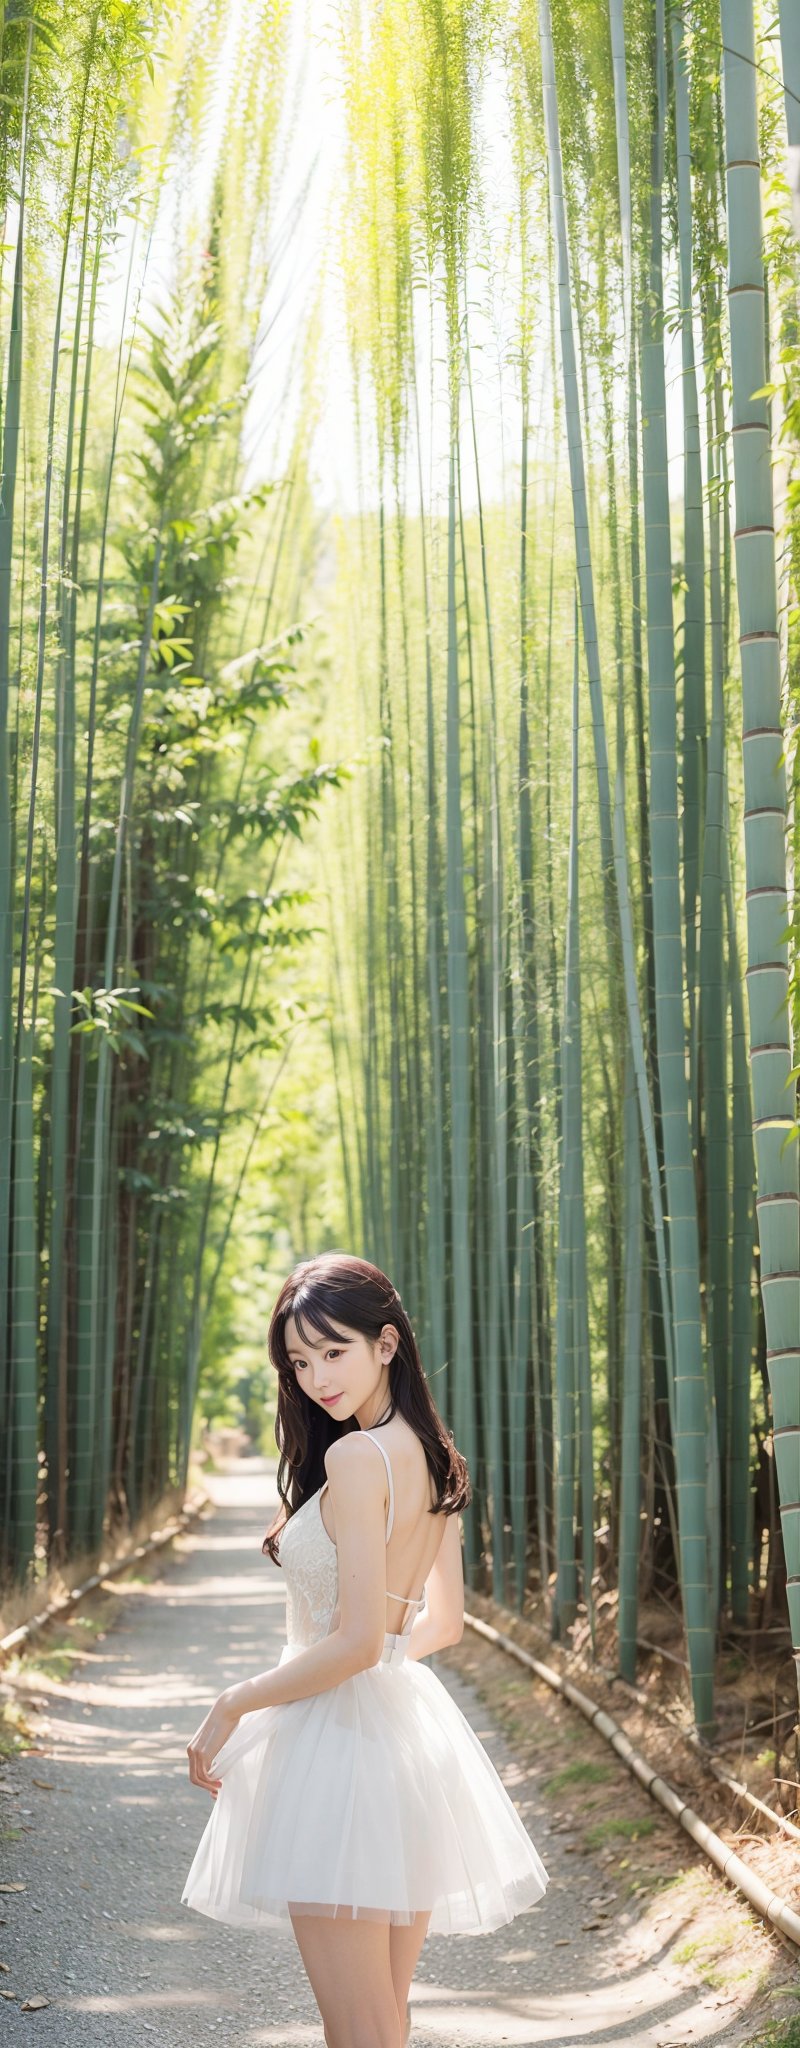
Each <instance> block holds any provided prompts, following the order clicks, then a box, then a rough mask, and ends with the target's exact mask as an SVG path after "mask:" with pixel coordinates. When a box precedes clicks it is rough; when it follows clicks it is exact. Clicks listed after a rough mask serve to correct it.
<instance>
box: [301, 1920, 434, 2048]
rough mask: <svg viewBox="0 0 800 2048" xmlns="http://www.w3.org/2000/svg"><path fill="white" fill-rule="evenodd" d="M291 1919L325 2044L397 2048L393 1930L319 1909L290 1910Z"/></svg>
mask: <svg viewBox="0 0 800 2048" xmlns="http://www.w3.org/2000/svg"><path fill="white" fill-rule="evenodd" d="M289 1911H290V1913H291V1907H290V1908H289ZM291 1920H292V1927H293V1930H294V1935H295V1940H296V1942H297V1946H298V1948H299V1950H300V1954H301V1956H302V1958H303V1964H304V1966H305V1971H306V1975H307V1977H308V1981H309V1983H310V1985H311V1989H312V1991H313V1993H314V1997H315V1999H316V2001H317V2004H318V2006H319V2009H320V2014H321V2017H322V2022H323V2025H324V2028H325V2040H326V2043H327V2048H403V2037H404V2029H403V2028H401V2025H400V2014H399V2010H398V2004H397V1998H396V1996H395V1989H394V1980H393V1977H392V1965H391V1957H390V1953H389V1935H390V1933H396V1932H397V1931H398V1930H397V1929H391V1928H390V1927H389V1924H388V1922H386V1921H380V1920H344V1919H342V1920H339V1919H336V1920H332V1919H328V1918H326V1916H325V1915H324V1914H321V1913H297V1914H295V1913H291ZM401 1931H402V1932H404V1933H406V1934H408V1933H411V1932H412V1931H413V1930H411V1929H410V1928H405V1929H403V1930H401Z"/></svg>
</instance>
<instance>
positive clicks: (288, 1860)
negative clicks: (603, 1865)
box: [181, 1636, 548, 1935]
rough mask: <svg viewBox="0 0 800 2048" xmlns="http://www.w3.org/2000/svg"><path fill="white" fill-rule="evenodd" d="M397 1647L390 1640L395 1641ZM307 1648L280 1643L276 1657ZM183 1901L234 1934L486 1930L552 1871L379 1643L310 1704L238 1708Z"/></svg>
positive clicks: (445, 1717)
mask: <svg viewBox="0 0 800 2048" xmlns="http://www.w3.org/2000/svg"><path fill="white" fill-rule="evenodd" d="M398 1645H400V1647H399V1648H398ZM302 1647H304V1646H303V1645H300V1644H296V1645H295V1644H292V1643H287V1644H286V1645H285V1646H284V1648H283V1650H282V1651H281V1656H280V1663H281V1664H283V1663H285V1662H286V1660H287V1659H288V1658H290V1657H292V1656H293V1655H296V1654H298V1652H299V1650H300V1649H301V1648H302ZM213 1775H214V1777H218V1778H220V1779H221V1781H222V1782H221V1785H220V1789H219V1791H218V1793H217V1796H216V1799H215V1801H214V1806H213V1811H212V1813H211V1815H210V1817H209V1820H208V1823H207V1826H206V1828H205V1831H204V1834H203V1836H202V1838H201V1841H200V1843H199V1846H198V1849H197V1852H196V1855H195V1857H194V1861H193V1863H192V1865H191V1869H190V1871H189V1874H188V1877H187V1879H186V1884H185V1886H184V1890H183V1893H182V1896H181V1904H182V1905H186V1906H190V1907H191V1908H192V1909H193V1910H194V1911H195V1912H197V1913H205V1914H208V1916H209V1917H210V1918H211V1919H212V1920H224V1921H226V1922H228V1923H229V1924H230V1925H231V1926H235V1927H272V1928H283V1929H286V1928H288V1927H290V1925H291V1919H292V1916H293V1915H294V1914H299V1913H314V1914H322V1915H325V1916H327V1917H330V1918H340V1919H359V1920H362V1919H364V1920H380V1921H388V1922H389V1923H390V1924H393V1925H397V1926H408V1925H410V1923H411V1922H412V1920H413V1919H414V1916H415V1914H416V1913H419V1912H429V1913H430V1921H429V1926H428V1932H429V1933H431V1934H461V1935H470V1934H489V1933H491V1931H492V1929H493V1928H496V1927H501V1926H503V1925H505V1923H506V1922H507V1921H509V1920H513V1919H514V1917H515V1915H516V1914H517V1913H522V1912H524V1911H525V1909H526V1907H528V1906H533V1905H535V1903H536V1901H537V1900H538V1899H541V1898H542V1897H543V1895H544V1892H545V1890H546V1887H547V1883H548V1873H547V1871H546V1870H545V1867H544V1864H543V1862H542V1860H541V1857H540V1856H539V1854H538V1852H537V1850H536V1848H535V1847H534V1844H533V1842H532V1841H531V1838H530V1836H529V1835H528V1833H527V1831H526V1829H525V1828H524V1827H523V1824H522V1821H521V1820H520V1817H519V1814H518V1813H517V1811H516V1808H515V1807H514V1805H513V1803H512V1801H511V1799H510V1798H509V1796H508V1793H507V1792H506V1789H505V1786H504V1785H503V1783H502V1781H501V1779H500V1777H499V1776H498V1773H497V1771H496V1770H495V1767H494V1765H493V1763H492V1761H491V1759H490V1757H489V1756H488V1755H487V1752H486V1750H485V1749H484V1747H483V1744H482V1743H481V1742H480V1740H479V1738H478V1736H477V1735H476V1734H475V1733H474V1730H473V1729H472V1728H471V1727H470V1725H469V1722H468V1721H467V1720H466V1719H465V1717H464V1715H463V1714H462V1713H461V1711H460V1708H459V1707H457V1706H456V1704H455V1701H454V1700H453V1699H451V1697H450V1694H449V1693H448V1692H447V1690H446V1688H445V1686H443V1685H442V1683H441V1681H440V1680H439V1679H438V1678H437V1677H436V1675H435V1673H434V1672H433V1671H432V1670H431V1669H430V1667H429V1666H428V1665H426V1664H424V1663H421V1662H420V1661H419V1660H417V1659H410V1660H409V1659H408V1658H407V1657H406V1656H405V1654H404V1649H403V1639H402V1638H400V1637H397V1636H387V1637H386V1640H385V1644H384V1651H383V1656H382V1658H381V1661H380V1663H378V1664H375V1665H372V1666H370V1667H369V1668H368V1669H367V1670H365V1671H359V1672H357V1673H356V1674H355V1676H353V1677H351V1678H347V1679H345V1680H344V1681H343V1683H342V1684H340V1685H337V1686H332V1687H330V1688H329V1689H328V1691H326V1692H320V1693H314V1694H312V1695H311V1696H310V1697H309V1698H308V1699H302V1700H292V1701H290V1702H286V1703H284V1704H282V1705H280V1706H274V1707H262V1708H258V1709H257V1710H256V1711H255V1712H254V1713H251V1714H245V1715H244V1717H243V1719H242V1720H241V1721H240V1722H239V1723H238V1726H237V1727H236V1728H235V1729H234V1731H233V1733H232V1735H230V1736H229V1737H228V1740H227V1742H225V1743H223V1746H222V1748H221V1750H220V1751H219V1752H218V1755H217V1756H216V1758H215V1759H214V1764H213Z"/></svg>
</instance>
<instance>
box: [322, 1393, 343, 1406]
mask: <svg viewBox="0 0 800 2048" xmlns="http://www.w3.org/2000/svg"><path fill="white" fill-rule="evenodd" d="M319 1398H320V1400H321V1401H324V1403H325V1406H326V1408H332V1407H333V1403H334V1401H341V1398H342V1397H341V1394H320V1397H319Z"/></svg>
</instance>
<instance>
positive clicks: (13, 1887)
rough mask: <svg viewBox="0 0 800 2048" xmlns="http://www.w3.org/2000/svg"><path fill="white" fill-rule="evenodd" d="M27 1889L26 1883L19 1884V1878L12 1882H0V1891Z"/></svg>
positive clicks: (21, 1890) (24, 1890) (22, 1890)
mask: <svg viewBox="0 0 800 2048" xmlns="http://www.w3.org/2000/svg"><path fill="white" fill-rule="evenodd" d="M27 1889H28V1887H27V1885H26V1884H20V1882H19V1880H17V1881H16V1882H15V1883H14V1884H0V1892H26V1891H27Z"/></svg>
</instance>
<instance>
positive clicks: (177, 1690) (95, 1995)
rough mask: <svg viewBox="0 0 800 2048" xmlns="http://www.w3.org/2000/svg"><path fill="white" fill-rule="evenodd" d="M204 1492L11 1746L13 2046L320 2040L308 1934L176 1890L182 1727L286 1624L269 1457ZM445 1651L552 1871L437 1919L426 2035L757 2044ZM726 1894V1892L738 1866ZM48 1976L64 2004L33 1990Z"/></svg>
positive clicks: (39, 1688) (485, 2046) (252, 2046)
mask: <svg viewBox="0 0 800 2048" xmlns="http://www.w3.org/2000/svg"><path fill="white" fill-rule="evenodd" d="M209 1491H211V1492H212V1493H213V1496H214V1500H215V1511H213V1512H209V1513H208V1514H207V1515H206V1516H205V1517H204V1519H203V1520H202V1521H201V1522H198V1523H196V1524H195V1525H194V1527H193V1528H192V1530H191V1531H190V1532H189V1533H187V1534H186V1535H184V1536H182V1537H181V1538H180V1539H179V1540H178V1542H177V1543H176V1545H175V1546H174V1549H173V1554H172V1555H171V1557H170V1558H169V1560H168V1562H167V1563H166V1565H165V1566H164V1567H163V1570H162V1571H161V1574H160V1575H159V1576H157V1577H154V1578H153V1579H152V1581H151V1582H150V1583H148V1584H145V1585H142V1584H139V1585H136V1584H133V1585H126V1583H125V1581H124V1580H120V1581H118V1582H117V1588H116V1594H115V1601H114V1607H115V1613H118V1616H119V1618H118V1620H117V1621H116V1623H115V1625H114V1626H113V1627H112V1628H111V1629H110V1631H109V1632H108V1633H106V1635H105V1636H104V1637H103V1638H102V1639H101V1640H98V1641H96V1642H94V1643H93V1644H92V1646H91V1647H90V1648H89V1649H88V1652H87V1655H86V1656H85V1657H84V1658H82V1659H81V1661H80V1662H79V1663H78V1664H77V1665H74V1666H73V1667H72V1669H71V1671H70V1675H69V1677H68V1678H67V1679H66V1680H65V1681H64V1682H61V1683H60V1682H58V1680H57V1678H55V1677H53V1676H52V1675H51V1674H48V1672H47V1669H45V1674H44V1675H43V1676H42V1677H41V1678H40V1677H39V1676H38V1675H37V1676H36V1677H35V1680H31V1679H30V1678H29V1679H28V1681H27V1686H28V1689H29V1690H28V1693H27V1694H23V1696H24V1697H26V1698H29V1691H30V1688H31V1686H32V1684H34V1683H35V1699H36V1701H38V1702H40V1703H41V1704H40V1706H38V1707H37V1708H36V1711H35V1713H34V1715H33V1717H32V1725H33V1726H34V1727H35V1729H36V1738H35V1739H36V1743H37V1746H38V1748H39V1750H40V1752H41V1753H40V1754H33V1753H28V1754H27V1755H24V1756H21V1757H17V1758H15V1759H14V1760H13V1761H12V1763H11V1764H10V1765H9V1767H8V1770H7V1772H6V1774H5V1776H4V1778H3V1780H2V1781H1V1782H0V1789H2V1790H3V1792H4V1796H3V1798H2V1800H0V1824H2V1831H3V1832H2V1881H3V1883H4V1884H5V1885H6V1886H7V1885H8V1884H9V1883H11V1884H12V1885H13V1884H20V1885H21V1886H24V1889H21V1890H19V1891H7V1890H6V1891H4V1892H3V1893H2V1894H0V1959H2V1962H3V1963H4V1964H5V1965H6V1968H5V1970H4V1971H3V1974H2V1976H0V1987H1V1988H2V1991H3V1993H4V1994H5V1996H4V1998H3V2002H2V2004H0V2035H2V2039H3V2042H4V2043H7V2044H8V2048H16V2044H17V2043H20V2042H23V2041H25V2042H26V2043H27V2042H29V2041H30V2040H32V2039H33V2038H34V2037H35V2039H36V2040H37V2042H42V2043H46V2044H47V2048H79V2044H80V2048H91V2044H97V2048H134V2044H136V2048H141V2044H142V2043H143V2042H144V2041H145V2040H146V2039H147V2038H151V2039H153V2041H154V2042H157V2043H158V2048H197V2044H198V2043H199V2042H201V2041H204V2040H206V2039H208V2038H214V2039H216V2040H217V2041H218V2042H220V2043H221V2044H224V2048H228V2044H231V2048H233V2044H244V2043H246V2044H249V2048H262V2044H263V2048H267V2044H270V2048H322V2028H321V2024H320V2021H319V2016H318V2014H317V2008H316V2004H315V2001H314V1998H313V1995H312V1993H311V1990H310V1987H309V1985H308V1983H307V1980H306V1978H305V1976H304V1973H303V1970H302V1965H301V1963H300V1959H299V1956H298V1953H297V1950H296V1948H295V1944H294V1939H293V1936H292V1935H291V1934H286V1935H283V1934H275V1935H272V1934H264V1935H262V1936H255V1935H253V1933H252V1932H248V1931H247V1930H240V1929H235V1928H229V1927H223V1926H219V1925H217V1924H215V1923H212V1922H211V1921H207V1920H203V1919H202V1918H201V1917H200V1916H199V1915H195V1914H193V1913H191V1912H189V1910H188V1909H187V1908H186V1907H184V1906H181V1904H180V1894H181V1890H182V1887H183V1881H184V1877H185V1874H186V1871H187V1870H188V1867H189V1863H190V1861H191V1858H192V1855H193V1853H194V1849H195V1846H196V1843H197V1841H198V1839H199V1836H200V1833H201V1831H202V1828H203V1826H204V1823H205V1819H206V1815H207V1812H208V1801H207V1797H206V1795H205V1794H203V1793H201V1792H200V1791H198V1790H197V1789H195V1788H194V1787H192V1786H191V1785H190V1784H189V1780H188V1775H187V1764H186V1755H185V1748H186V1743H187V1741H188V1738H189V1736H190V1734H191V1733H192V1732H193V1730H194V1728H195V1727H196V1726H197V1724H198V1722H199V1720H200V1719H201V1718H202V1715H203V1713H204V1712H205V1710H206V1708H207V1706H208V1704H209V1703H210V1700H211V1699H212V1698H213V1697H214V1696H215V1695H216V1693H217V1692H219V1691H220V1689H221V1687H222V1686H223V1685H225V1684H227V1683H229V1682H231V1681H232V1680H234V1679H236V1678H238V1677H241V1676H242V1675H243V1674H245V1673H247V1672H252V1671H256V1670H259V1669H263V1668H265V1667H266V1666H267V1665H269V1664H270V1662H274V1661H275V1660H276V1659H277V1655H278V1652H279V1649H280V1646H281V1644H282V1642H283V1640H284V1593H283V1586H282V1581H281V1576H280V1572H279V1571H278V1570H277V1569H276V1568H274V1567H273V1566H271V1565H270V1564H269V1562H268V1561H267V1560H265V1559H264V1558H263V1557H262V1556H261V1552H260V1541H261V1533H262V1531H263V1528H264V1527H265V1525H266V1519H267V1515H268V1511H269V1506H270V1503H271V1502H272V1501H274V1500H276V1498H277V1495H276V1491H275V1481H274V1476H273V1475H272V1474H271V1473H270V1472H269V1471H268V1470H267V1468H266V1467H265V1465H264V1464H263V1462H262V1461H260V1460H256V1459H251V1460H248V1461H247V1463H246V1464H245V1465H244V1466H239V1467H237V1468H236V1469H235V1470H232V1471H231V1473H230V1474H229V1475H227V1476H220V1477H217V1478H215V1479H214V1480H212V1481H210V1482H209ZM433 1668H434V1669H435V1670H437V1672H438V1674H439V1676H440V1677H441V1678H442V1679H443V1681H444V1682H445V1683H446V1684H447V1685H448V1687H449V1688H450V1689H451V1691H452V1692H453V1695H454V1697H455V1698H456V1699H457V1701H458V1704H459V1706H460V1707H461V1708H462V1711H463V1712H464V1713H465V1714H466V1715H467V1716H468V1718H469V1719H470V1720H471V1722H472V1724H473V1726H474V1727H475V1728H476V1729H477V1731H478V1733H479V1735H480V1737H481V1739H482V1741H484V1742H485V1743H486V1746H487V1748H488V1750H489V1753H490V1755H491V1756H492V1758H493V1761H494V1763H495V1765H496V1767H497V1769H498V1770H499V1771H500V1774H501V1776H502V1777H503V1780H504V1783H505V1784H506V1786H507V1787H508V1790H509V1792H510V1793H511V1796H512V1797H513V1798H514V1800H515V1801H516V1802H517V1804H518V1806H519V1809H520V1811H521V1813H522V1815H523V1818H524V1820H525V1823H526V1826H527V1827H528V1828H529V1831H530V1833H531V1834H532V1836H533V1838H534V1840H535V1842H536V1844H537V1846H538V1848H539V1850H540V1853H541V1854H542V1856H543V1858H544V1861H545V1864H546V1865H547V1868H548V1871H549V1872H550V1875H551V1883H550V1886H549V1888H548V1891H547V1894H546V1897H545V1899H544V1900H543V1901H542V1902H541V1903H540V1904H539V1905H538V1906H535V1907H533V1908H532V1909H531V1910H530V1911H529V1912H528V1913H525V1914H521V1915H520V1916H519V1917H518V1918H517V1919H516V1920H515V1921H512V1923H511V1924H510V1926H508V1927H506V1928H503V1929H502V1930H501V1931H500V1932H499V1933H497V1934H496V1935H490V1936H482V1937H480V1938H477V1939H473V1940H461V1941H459V1940H456V1939H451V1940H448V1939H447V1938H446V1937H443V1936H438V1937H431V1938H429V1940H428V1941H427V1942H426V1944H425V1947H424V1949H423V1952H422V1957H421V1959H420V1964H419V1969H418V1973H417V1977H416V1979H415V1982H414V1985H413V1987H412V1995H411V2010H412V2017H413V2023H414V2024H413V2029H412V2036H411V2048H467V2044H475V2048H495V2044H498V2043H502V2042H507V2043H509V2044H512V2043H513V2044H518V2048H522V2044H531V2048H534V2044H538V2048H573V2044H581V2048H589V2044H591V2048H606V2044H607V2048H696V2044H698V2043H700V2042H713V2043H715V2044H718V2048H722V2044H725V2048H739V2044H744V2043H746V2042H753V2041H754V2039H755V2036H754V2034H753V2032H752V2031H748V2022H747V2019H746V2017H745V2016H743V2015H742V2013H741V2011H740V2012H739V2016H738V2017H736V2018H732V2015H731V2003H730V2000H729V1999H728V1998H720V1995H719V1988H718V1987H717V1990H713V1989H712V1988H711V1987H710V1986H709V1985H708V1983H703V1982H701V1981H699V1980H698V1979H697V1977H696V1976H695V1975H694V1973H693V1971H692V1970H691V1969H687V1968H679V1967H678V1966H677V1965H676V1964H675V1963H674V1962H673V1961H672V1960H671V1958H670V1956H669V1954H668V1953H667V1950H666V1947H665V1945H664V1942H663V1941H662V1939H661V1937H660V1936H659V1935H658V1933H657V1931H654V1928H653V1925H652V1922H648V1924H647V1926H646V1927H645V1925H644V1922H643V1920H642V1918H641V1915H642V1908H641V1907H640V1906H639V1905H638V1904H637V1902H635V1901H634V1902H633V1903H630V1902H625V1901H623V1900H621V1899H620V1897H619V1895H618V1894H617V1892H616V1891H615V1887H614V1882H613V1879H612V1878H609V1876H608V1875H607V1874H605V1873H603V1872H602V1871H600V1870H599V1869H598V1867H597V1865H596V1864H594V1863H593V1864H591V1865H589V1864H583V1865H582V1866H581V1867H577V1868H576V1859H575V1857H574V1856H572V1857H570V1856H569V1854H568V1853H567V1851H566V1848H565V1846H564V1845H563V1843H562V1842H561V1841H560V1838H559V1833H558V1832H557V1831H556V1829H555V1828H554V1827H553V1825H552V1815H551V1809H550V1808H548V1804H547V1801H546V1799H545V1797H544V1795H543V1792H542V1790H541V1789H540V1788H537V1786H536V1784H535V1783H533V1782H532V1781H531V1780H530V1779H527V1780H526V1778H525V1776H524V1773H523V1772H522V1771H521V1769H520V1767H519V1766H518V1765H516V1764H515V1761H514V1758H513V1755H512V1754H511V1752H510V1750H509V1749H508V1747H507V1745H506V1743H505V1742H504V1740H503V1739H502V1738H501V1736H500V1735H499V1733H498V1731H497V1730H496V1729H493V1728H491V1727H488V1726H487V1717H486V1710H485V1708H483V1707H482V1705H481V1703H480V1700H479V1699H478V1696H477V1694H476V1693H475V1692H474V1690H473V1689H472V1687H471V1686H469V1685H467V1684H465V1683H464V1682H463V1681H462V1680H461V1679H459V1678H458V1676H457V1675H456V1674H455V1673H453V1672H451V1671H449V1670H446V1669H445V1667H444V1664H443V1663H438V1662H437V1660H436V1659H434V1660H433ZM28 1712H29V1715H30V1707H28ZM37 1780H39V1781H42V1782H40V1783H37ZM642 1800H643V1802H644V1806H645V1807H647V1800H646V1795H645V1794H644V1793H643V1794H642ZM17 1829H18V1830H21V1831H22V1832H20V1834H19V1838H18V1839H16V1840H15V1839H9V1834H10V1833H13V1831H15V1830H17ZM682 1853H683V1852H682V1851H680V1850H677V1851H676V1868H677V1867H678V1861H679V1856H680V1855H681V1854H682ZM720 1895H721V1901H722V1906H723V1909H724V1907H725V1905H726V1902H728V1903H729V1901H730V1894H728V1893H726V1889H725V1887H724V1886H722V1885H721V1886H720ZM637 1916H640V1917H638V1918H637ZM765 1940H766V1937H765ZM9 1992H11V1993H12V1994H13V1996H12V1997H10V1998H9V1996H8V1993H9ZM36 1995H39V1996H41V1997H43V1998H45V1999H47V2001H48V2003H47V2005H43V2006H42V2007H40V2008H38V2009H31V2010H28V2011H24V2010H23V2007H22V2001H24V2000H25V1999H28V1998H31V1997H33V1996H36ZM737 2004H738V2001H737ZM721 2007H722V2008H724V2009H723V2010H721V2009H720V2008H721ZM751 2021H752V2012H751Z"/></svg>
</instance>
